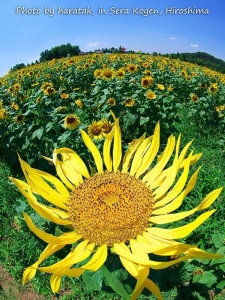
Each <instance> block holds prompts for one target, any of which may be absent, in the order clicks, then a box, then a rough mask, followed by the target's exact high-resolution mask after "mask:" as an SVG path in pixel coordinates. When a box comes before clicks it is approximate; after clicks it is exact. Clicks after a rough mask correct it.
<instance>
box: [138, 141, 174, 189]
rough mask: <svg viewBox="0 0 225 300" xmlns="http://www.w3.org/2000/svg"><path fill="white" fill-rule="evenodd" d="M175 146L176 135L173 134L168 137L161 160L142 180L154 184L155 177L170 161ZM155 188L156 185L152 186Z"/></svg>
mask: <svg viewBox="0 0 225 300" xmlns="http://www.w3.org/2000/svg"><path fill="white" fill-rule="evenodd" d="M174 147H175V137H174V136H173V135H171V136H170V137H169V138H168V141H167V145H166V148H165V150H164V151H163V153H162V156H161V158H160V161H159V162H158V163H157V164H156V166H155V167H153V168H152V169H151V170H150V171H149V172H148V173H147V174H146V175H145V176H144V177H143V178H142V181H143V182H146V185H147V186H149V185H151V187H152V184H154V181H155V179H156V178H157V177H158V176H159V174H160V173H161V172H162V170H163V168H164V167H165V165H166V164H167V162H168V161H169V159H170V157H171V155H172V153H173V151H174ZM152 188H154V187H152Z"/></svg>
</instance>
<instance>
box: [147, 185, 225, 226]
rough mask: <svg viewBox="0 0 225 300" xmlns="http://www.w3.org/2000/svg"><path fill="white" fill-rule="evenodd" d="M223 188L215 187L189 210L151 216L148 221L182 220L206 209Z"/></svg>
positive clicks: (166, 221)
mask: <svg viewBox="0 0 225 300" xmlns="http://www.w3.org/2000/svg"><path fill="white" fill-rule="evenodd" d="M222 189H223V188H219V189H216V190H214V191H212V192H211V193H209V194H208V195H207V196H206V197H205V198H204V199H203V200H202V202H201V203H200V204H199V205H198V206H197V207H196V208H194V209H191V210H189V211H184V212H180V213H176V214H167V215H161V216H157V217H155V216H153V217H151V218H150V219H149V221H150V222H153V223H155V224H166V223H171V222H176V221H179V220H182V219H184V218H186V217H188V216H190V215H192V214H193V213H195V212H196V211H198V210H202V209H206V208H208V207H209V206H210V205H211V204H212V203H213V202H214V201H215V200H216V198H217V197H218V196H219V194H220V193H221V191H222Z"/></svg>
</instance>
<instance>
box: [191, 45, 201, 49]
mask: <svg viewBox="0 0 225 300" xmlns="http://www.w3.org/2000/svg"><path fill="white" fill-rule="evenodd" d="M198 46H199V44H191V47H195V48H196V47H198Z"/></svg>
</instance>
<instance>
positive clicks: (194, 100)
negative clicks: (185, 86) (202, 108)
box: [190, 93, 198, 103]
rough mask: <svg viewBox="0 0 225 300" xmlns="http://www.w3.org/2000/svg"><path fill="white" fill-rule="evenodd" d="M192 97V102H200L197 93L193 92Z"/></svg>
mask: <svg viewBox="0 0 225 300" xmlns="http://www.w3.org/2000/svg"><path fill="white" fill-rule="evenodd" d="M190 97H191V101H192V102H194V103H197V102H198V96H197V95H196V94H193V93H192V94H191V95H190Z"/></svg>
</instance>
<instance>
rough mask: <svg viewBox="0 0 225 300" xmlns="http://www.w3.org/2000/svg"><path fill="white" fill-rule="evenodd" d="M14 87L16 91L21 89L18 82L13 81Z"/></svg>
mask: <svg viewBox="0 0 225 300" xmlns="http://www.w3.org/2000/svg"><path fill="white" fill-rule="evenodd" d="M14 89H15V90H17V91H19V90H20V89H21V86H20V84H19V83H15V84H14Z"/></svg>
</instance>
